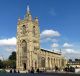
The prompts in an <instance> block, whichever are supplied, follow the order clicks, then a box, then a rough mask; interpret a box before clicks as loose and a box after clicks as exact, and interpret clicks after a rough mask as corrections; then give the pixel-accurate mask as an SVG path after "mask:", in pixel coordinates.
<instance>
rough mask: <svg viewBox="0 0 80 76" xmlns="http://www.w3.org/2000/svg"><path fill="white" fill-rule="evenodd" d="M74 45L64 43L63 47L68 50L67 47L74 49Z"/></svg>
mask: <svg viewBox="0 0 80 76" xmlns="http://www.w3.org/2000/svg"><path fill="white" fill-rule="evenodd" d="M72 46H73V45H72V44H69V43H64V44H63V47H65V48H67V47H72Z"/></svg>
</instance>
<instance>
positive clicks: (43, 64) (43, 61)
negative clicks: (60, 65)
mask: <svg viewBox="0 0 80 76" xmlns="http://www.w3.org/2000/svg"><path fill="white" fill-rule="evenodd" d="M41 66H42V67H45V58H44V57H42V58H41Z"/></svg>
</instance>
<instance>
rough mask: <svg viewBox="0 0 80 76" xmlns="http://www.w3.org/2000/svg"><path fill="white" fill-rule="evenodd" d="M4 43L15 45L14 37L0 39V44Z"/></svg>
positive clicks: (3, 44)
mask: <svg viewBox="0 0 80 76" xmlns="http://www.w3.org/2000/svg"><path fill="white" fill-rule="evenodd" d="M5 45H16V38H15V37H12V38H8V39H1V40H0V46H5Z"/></svg>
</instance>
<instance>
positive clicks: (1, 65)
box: [0, 60, 3, 68]
mask: <svg viewBox="0 0 80 76" xmlns="http://www.w3.org/2000/svg"><path fill="white" fill-rule="evenodd" d="M0 68H3V62H2V61H1V60H0Z"/></svg>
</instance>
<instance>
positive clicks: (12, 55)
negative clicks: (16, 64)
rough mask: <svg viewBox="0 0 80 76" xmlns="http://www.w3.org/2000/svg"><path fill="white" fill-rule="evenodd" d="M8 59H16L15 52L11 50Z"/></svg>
mask: <svg viewBox="0 0 80 76" xmlns="http://www.w3.org/2000/svg"><path fill="white" fill-rule="evenodd" d="M8 59H9V60H16V52H12V54H11V55H10V56H9V58H8Z"/></svg>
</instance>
